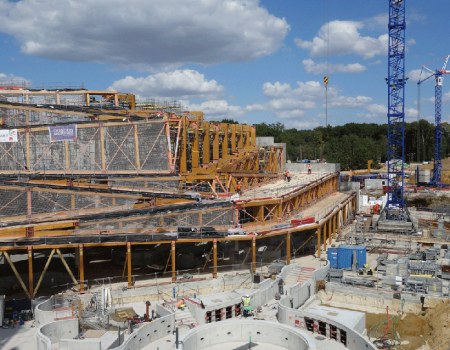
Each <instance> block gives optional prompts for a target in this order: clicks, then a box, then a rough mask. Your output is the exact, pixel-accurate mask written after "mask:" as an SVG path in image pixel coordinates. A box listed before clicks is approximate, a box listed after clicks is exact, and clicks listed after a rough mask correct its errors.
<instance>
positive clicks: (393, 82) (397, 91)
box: [386, 0, 406, 218]
mask: <svg viewBox="0 0 450 350" xmlns="http://www.w3.org/2000/svg"><path fill="white" fill-rule="evenodd" d="M405 27H406V23H405V1H404V0H389V66H388V89H389V92H388V152H387V153H388V154H387V161H388V188H389V192H390V195H388V200H387V205H386V210H387V218H389V216H390V215H389V213H390V210H391V209H396V210H397V209H400V210H401V213H402V214H401V216H403V208H404V206H405V204H404V200H403V178H404V163H403V160H404V139H405V113H404V109H405V102H404V101H405Z"/></svg>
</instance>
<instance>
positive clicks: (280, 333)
mask: <svg viewBox="0 0 450 350" xmlns="http://www.w3.org/2000/svg"><path fill="white" fill-rule="evenodd" d="M250 336H251V338H252V342H255V343H266V344H273V345H277V346H281V347H284V348H286V349H296V350H307V349H316V347H315V345H314V341H313V339H312V338H311V337H310V336H309V335H308V334H306V333H303V332H301V331H299V330H297V329H295V328H293V327H289V326H286V325H282V324H279V323H275V322H267V321H255V320H228V321H223V322H214V323H210V324H207V325H202V326H199V327H196V328H194V329H192V330H190V331H189V332H187V333H185V334H184V335H183V336H182V337H181V339H180V342H181V345H179V347H178V349H180V350H201V349H207V348H209V347H211V346H214V345H217V344H223V343H229V342H239V341H248V340H249V337H250Z"/></svg>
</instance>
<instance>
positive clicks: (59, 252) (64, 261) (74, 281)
mask: <svg viewBox="0 0 450 350" xmlns="http://www.w3.org/2000/svg"><path fill="white" fill-rule="evenodd" d="M56 252H57V253H58V255H59V257H60V259H61V261H62V263H63V265H64V267H65V268H66V270H67V272H68V273H69V276H70V277H71V278H72V281H73V283H74V284H75V286H76V287H77V288H78V290H80V286H79V285H78V282H77V279H76V278H75V276H74V275H73V273H72V270H71V269H70V267H69V265H67V262H66V260H65V259H64V257H63V256H62V254H61V251H60V250H59V248H57V249H56Z"/></svg>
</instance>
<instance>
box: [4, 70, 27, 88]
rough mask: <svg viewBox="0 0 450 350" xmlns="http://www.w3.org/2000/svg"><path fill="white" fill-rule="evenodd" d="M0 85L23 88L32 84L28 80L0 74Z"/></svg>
mask: <svg viewBox="0 0 450 350" xmlns="http://www.w3.org/2000/svg"><path fill="white" fill-rule="evenodd" d="M0 84H1V85H5V84H11V85H15V86H22V85H23V84H24V85H25V86H31V85H32V84H33V82H32V81H31V80H30V79H25V78H22V77H16V76H15V75H14V74H5V73H0Z"/></svg>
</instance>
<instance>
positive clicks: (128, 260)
mask: <svg viewBox="0 0 450 350" xmlns="http://www.w3.org/2000/svg"><path fill="white" fill-rule="evenodd" d="M127 265H128V266H127V267H128V287H131V286H132V284H133V282H132V279H131V243H130V242H127Z"/></svg>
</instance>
